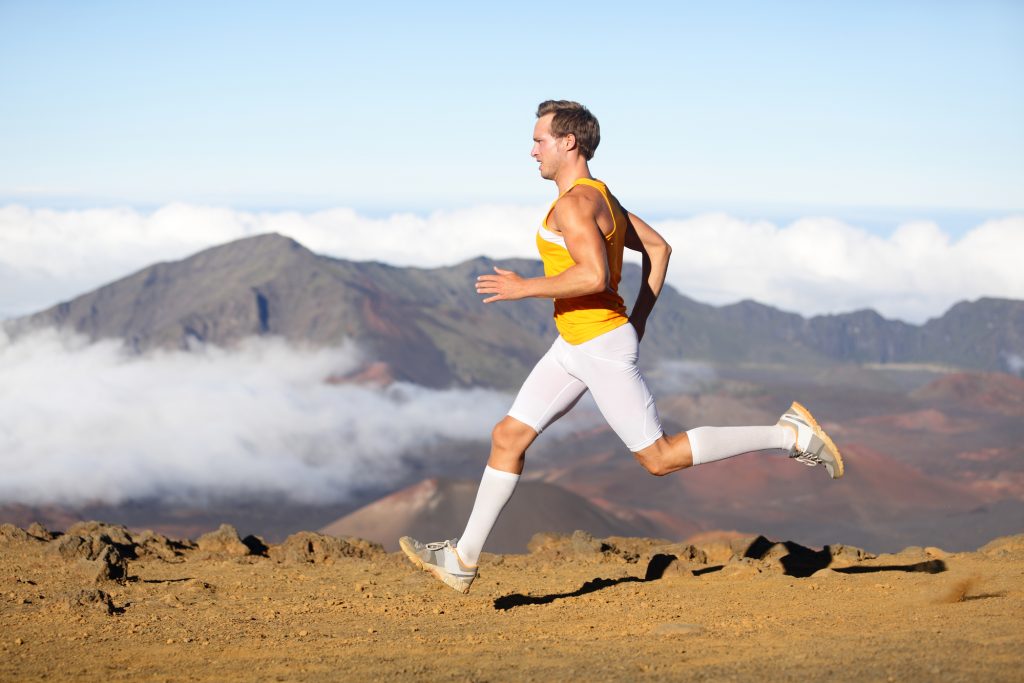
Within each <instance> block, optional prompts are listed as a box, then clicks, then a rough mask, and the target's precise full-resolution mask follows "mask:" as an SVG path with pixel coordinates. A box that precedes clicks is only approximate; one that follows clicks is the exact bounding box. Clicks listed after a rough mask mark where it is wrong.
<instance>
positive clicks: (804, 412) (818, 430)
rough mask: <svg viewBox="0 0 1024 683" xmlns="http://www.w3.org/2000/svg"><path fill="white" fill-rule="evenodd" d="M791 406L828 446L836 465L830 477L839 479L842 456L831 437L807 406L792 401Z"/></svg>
mask: <svg viewBox="0 0 1024 683" xmlns="http://www.w3.org/2000/svg"><path fill="white" fill-rule="evenodd" d="M793 408H794V409H795V410H796V412H798V413H800V417H802V418H804V419H805V420H807V424H809V425H811V428H813V429H814V435H815V436H817V437H818V438H819V439H821V440H822V441H824V442H825V445H826V446H827V447H828V450H829V452H830V453H832V455H834V456H835V458H836V466H835V471H834V472H833V474H832V478H833V479H839V478H840V477H841V476H843V473H844V471H845V468H844V467H843V456H842V455H840V454H839V449H838V448H837V447H836V445H835V443H834V442H833V441H832V437H830V436H829V435H828V434H826V433H825V430H824V429H822V428H821V425H819V424H818V421H817V420H815V419H814V416H813V415H811V411H809V410H807V408H805V407H804V406H803V405H802V404H800V403H797V402H796V401H793Z"/></svg>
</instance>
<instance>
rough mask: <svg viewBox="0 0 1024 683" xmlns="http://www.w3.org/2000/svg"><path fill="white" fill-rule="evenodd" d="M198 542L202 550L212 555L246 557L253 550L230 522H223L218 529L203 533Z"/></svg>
mask: <svg viewBox="0 0 1024 683" xmlns="http://www.w3.org/2000/svg"><path fill="white" fill-rule="evenodd" d="M196 543H197V545H198V546H199V550H200V551H202V552H204V553H209V554H210V555H222V556H223V555H226V556H229V557H244V556H245V555H249V554H250V552H251V551H250V550H249V546H247V545H246V544H244V543H242V539H241V538H239V536H238V530H237V529H235V527H233V526H231V525H230V524H221V525H220V528H218V529H217V530H216V531H211V532H210V533H208V534H203V535H202V536H200V537H199V540H198V541H197V542H196Z"/></svg>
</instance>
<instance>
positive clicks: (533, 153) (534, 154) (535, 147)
mask: <svg viewBox="0 0 1024 683" xmlns="http://www.w3.org/2000/svg"><path fill="white" fill-rule="evenodd" d="M539 147H540V145H538V144H537V143H536V142H535V143H533V147H532V148H530V156H531V157H533V158H534V159H536V158H537V154H539V149H538V148H539Z"/></svg>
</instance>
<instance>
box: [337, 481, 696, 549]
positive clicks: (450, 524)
mask: <svg viewBox="0 0 1024 683" xmlns="http://www.w3.org/2000/svg"><path fill="white" fill-rule="evenodd" d="M477 484H478V482H475V481H455V480H449V479H436V478H435V479H427V480H424V481H422V482H420V483H419V484H415V485H413V486H410V487H408V488H405V489H402V490H401V491H397V492H395V493H393V494H391V495H389V496H386V497H384V498H382V499H380V500H378V501H376V502H374V503H372V504H370V505H367V506H366V507H363V508H360V509H359V510H356V511H355V512H353V513H351V514H348V515H346V516H344V517H342V518H340V519H338V520H336V521H334V522H332V523H330V524H328V525H327V526H325V527H324V528H323V529H322V530H321V531H322V532H323V533H325V534H330V535H333V536H358V537H360V538H366V539H369V540H372V541H376V542H377V543H380V544H381V545H383V546H384V548H385V549H386V550H397V549H398V539H399V538H400V537H402V536H412V537H413V538H417V539H420V540H423V541H437V540H444V539H448V538H453V537H455V536H457V535H459V534H461V533H462V529H463V528H464V527H465V525H466V520H467V519H468V518H469V513H470V511H471V510H472V508H473V501H474V500H475V498H476V490H477ZM691 529H693V530H696V527H695V526H691ZM574 530H583V531H587V532H589V533H592V534H594V535H597V536H637V535H642V536H655V537H659V536H665V535H668V534H671V535H672V536H673V537H675V533H674V531H673V530H669V529H665V528H662V527H661V526H660V525H659V524H658V523H657V522H655V521H652V520H650V519H647V518H644V517H643V516H640V515H637V514H629V513H625V512H622V513H620V514H619V515H618V516H616V515H615V514H612V513H611V512H609V511H608V510H606V509H602V508H601V507H599V506H596V505H594V504H593V503H591V502H589V501H587V500H586V499H584V498H583V497H581V496H579V495H577V494H575V493H572V492H570V491H567V490H565V489H563V488H561V487H559V486H554V485H552V484H546V483H543V482H537V481H523V482H521V483H520V484H519V485H518V486H517V487H516V492H515V495H514V496H513V497H512V500H510V501H509V503H508V505H507V506H506V508H505V510H504V512H503V513H502V515H501V517H500V518H499V519H498V522H497V524H495V527H494V530H493V531H492V532H491V535H490V536H489V537H488V539H487V549H488V550H489V551H491V552H495V553H508V552H525V551H526V544H527V542H528V541H529V540H530V538H531V537H532V536H533V535H534V534H536V533H538V532H541V531H551V532H558V533H566V532H569V533H571V532H572V531H574Z"/></svg>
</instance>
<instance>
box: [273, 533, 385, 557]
mask: <svg viewBox="0 0 1024 683" xmlns="http://www.w3.org/2000/svg"><path fill="white" fill-rule="evenodd" d="M383 553H384V548H383V547H381V545H380V544H378V543H373V542H371V541H366V540H363V539H361V538H353V537H344V538H342V537H338V536H327V535H325V534H319V533H316V532H312V531H300V532H298V533H295V534H292V535H291V536H289V537H288V538H286V539H285V540H284V543H282V544H280V545H276V546H272V547H271V548H270V551H269V555H270V557H271V558H272V559H274V560H276V561H277V562H284V563H289V564H304V563H310V562H312V563H320V562H325V563H328V562H333V561H335V560H337V559H339V558H343V557H356V558H367V559H368V558H372V557H376V556H378V555H381V554H383Z"/></svg>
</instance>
